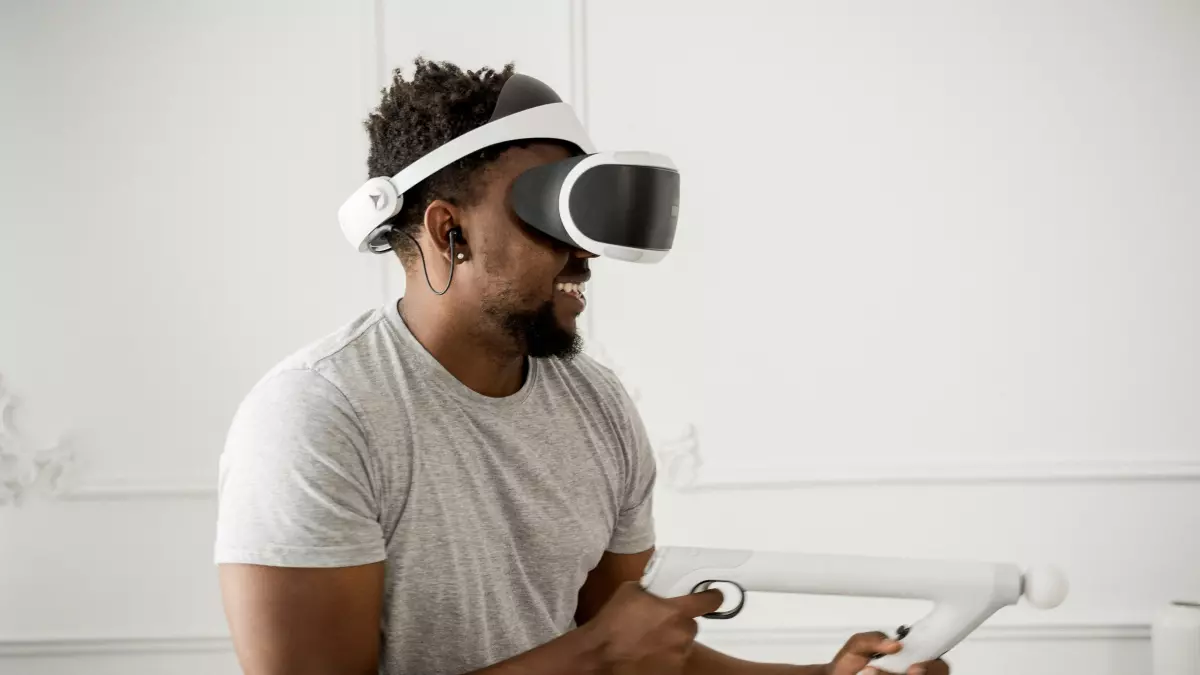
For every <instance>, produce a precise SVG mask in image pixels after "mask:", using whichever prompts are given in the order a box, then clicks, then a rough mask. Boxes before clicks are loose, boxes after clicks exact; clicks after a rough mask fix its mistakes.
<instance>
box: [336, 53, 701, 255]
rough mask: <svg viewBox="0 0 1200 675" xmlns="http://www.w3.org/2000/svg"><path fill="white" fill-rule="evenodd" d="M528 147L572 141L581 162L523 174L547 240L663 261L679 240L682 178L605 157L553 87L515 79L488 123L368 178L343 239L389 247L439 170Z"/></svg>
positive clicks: (347, 208) (517, 192)
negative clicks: (421, 188)
mask: <svg viewBox="0 0 1200 675" xmlns="http://www.w3.org/2000/svg"><path fill="white" fill-rule="evenodd" d="M519 140H553V141H563V142H566V143H569V144H571V145H573V146H574V147H575V148H577V149H578V153H579V154H577V155H575V156H572V157H569V158H567V159H564V160H562V161H559V162H554V163H551V164H546V165H543V166H538V167H535V168H532V169H529V170H528V171H526V172H524V173H522V174H521V175H520V176H518V177H517V179H516V181H515V182H514V184H513V187H512V193H511V195H510V198H511V203H512V206H513V208H514V210H515V211H516V213H517V216H518V217H519V218H520V219H521V220H522V221H523V222H524V223H525V225H527V226H528V227H531V228H533V229H535V230H537V231H539V232H541V233H542V234H545V235H546V236H548V237H551V238H553V239H555V240H557V241H560V242H562V243H564V244H567V245H569V246H572V247H575V248H578V249H583V250H585V251H588V252H590V253H593V254H595V255H598V256H608V257H611V258H616V259H618V260H626V261H630V262H642V263H654V262H658V261H659V260H662V259H663V257H664V256H666V254H667V252H668V251H670V250H671V245H672V244H673V243H674V240H675V225H676V222H677V221H678V219H679V172H678V170H676V168H675V165H674V164H673V163H672V162H671V160H670V158H668V157H666V156H664V155H660V154H656V153H652V152H641V151H635V152H597V151H596V150H595V148H594V146H593V144H592V141H591V139H590V138H589V137H588V135H587V132H586V131H585V130H584V128H583V125H582V124H580V122H579V119H578V118H577V117H576V116H575V112H574V110H573V109H572V108H571V106H570V105H569V104H567V103H564V102H563V101H562V99H560V98H559V96H558V94H556V93H555V92H554V90H553V89H551V88H550V87H549V86H547V85H546V84H544V83H543V82H541V81H539V80H537V79H535V78H532V77H529V76H527V75H520V74H515V75H512V76H511V77H510V78H509V79H508V80H507V81H506V82H505V84H504V87H503V88H502V89H501V90H500V96H499V98H498V99H497V100H496V107H495V109H494V110H493V111H492V115H491V117H490V118H489V120H488V122H487V123H486V124H484V125H483V126H481V127H478V128H476V129H473V130H471V131H469V132H467V133H465V134H463V135H461V136H458V137H457V138H454V139H452V140H450V141H449V142H447V143H445V144H444V145H442V146H440V147H438V148H437V149H435V150H433V151H432V152H430V153H429V154H427V155H425V156H424V157H421V158H420V159H418V160H417V161H415V162H413V163H412V164H410V165H409V166H407V167H406V168H405V169H404V170H403V171H401V172H400V173H398V174H396V175H395V176H391V177H387V176H379V177H376V178H372V179H370V180H368V181H367V182H366V183H365V184H364V185H363V186H362V187H360V188H359V189H358V190H357V191H355V192H354V194H353V195H351V196H350V198H349V199H347V200H346V202H345V203H344V204H343V205H342V207H341V208H340V209H338V221H339V222H340V224H341V227H342V234H344V235H345V237H346V239H347V240H348V241H349V242H350V244H351V245H352V246H354V247H355V248H356V249H358V250H359V251H361V252H366V251H370V252H374V253H383V252H385V251H388V250H390V248H391V246H390V245H388V243H387V240H386V236H387V234H388V232H389V231H390V230H391V229H392V225H391V224H390V223H388V222H387V221H388V220H389V219H390V218H392V217H393V216H395V215H396V214H397V213H399V212H400V208H401V207H402V206H403V205H404V193H405V192H407V191H409V190H411V189H412V188H413V187H414V186H416V185H417V184H418V183H420V182H421V181H423V180H425V179H426V178H429V177H430V176H432V175H433V174H434V173H436V172H437V171H439V170H440V169H442V168H444V167H446V166H448V165H450V164H451V163H453V162H455V161H457V160H459V159H462V158H463V157H466V156H468V155H470V154H472V153H475V152H478V151H480V150H483V149H484V148H488V147H490V146H493V145H496V144H499V143H505V142H508V141H519Z"/></svg>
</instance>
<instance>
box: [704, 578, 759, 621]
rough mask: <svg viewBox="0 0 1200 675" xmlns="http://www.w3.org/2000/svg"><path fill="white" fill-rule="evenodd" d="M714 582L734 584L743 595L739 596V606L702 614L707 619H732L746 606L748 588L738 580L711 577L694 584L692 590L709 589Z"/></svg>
mask: <svg viewBox="0 0 1200 675" xmlns="http://www.w3.org/2000/svg"><path fill="white" fill-rule="evenodd" d="M713 584H729V585H730V586H733V587H735V588H737V589H738V593H739V594H740V595H741V597H740V598H738V604H737V607H734V608H733V609H731V610H728V611H725V612H709V613H708V614H703V615H701V616H703V617H704V618H706V619H732V618H733V617H735V616H737V615H738V613H739V612H741V611H742V608H743V607H745V606H746V589H744V588H742V587H741V585H739V584H738V583H737V582H736V581H722V580H720V579H709V580H707V581H701V582H700V583H698V584H696V585H695V586H693V587H692V592H693V593H702V592H704V591H707V590H708V589H709V587H710V586H712V585H713Z"/></svg>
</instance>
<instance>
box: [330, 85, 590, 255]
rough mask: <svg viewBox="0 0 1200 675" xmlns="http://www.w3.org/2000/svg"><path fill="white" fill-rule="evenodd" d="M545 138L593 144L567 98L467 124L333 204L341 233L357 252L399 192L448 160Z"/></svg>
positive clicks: (391, 210)
mask: <svg viewBox="0 0 1200 675" xmlns="http://www.w3.org/2000/svg"><path fill="white" fill-rule="evenodd" d="M538 138H545V139H551V140H560V141H566V142H568V143H573V144H574V145H576V146H578V147H579V148H580V149H581V150H582V151H583V152H584V153H585V154H592V153H594V152H595V151H596V150H595V147H594V146H593V145H592V140H591V138H590V137H589V136H588V134H587V131H586V130H585V129H584V128H583V125H582V124H580V122H579V118H578V117H576V116H575V111H574V110H573V109H572V108H571V106H570V104H568V103H547V104H545V105H540V106H536V107H533V108H529V109H528V110H522V111H521V112H518V113H513V114H511V115H507V116H505V117H501V118H500V119H498V120H495V121H492V122H488V123H487V124H485V125H483V126H481V127H478V128H476V129H472V130H471V131H468V132H467V133H465V134H463V135H462V136H459V137H458V138H455V139H453V140H451V141H450V142H448V143H446V144H445V145H443V146H441V147H439V148H437V149H436V150H434V151H433V152H430V153H429V154H427V155H425V156H424V157H421V158H420V159H418V160H417V161H415V162H413V163H412V164H410V165H408V166H407V167H405V168H404V170H403V171H401V172H400V173H398V174H396V175H395V176H392V177H391V178H387V177H384V176H379V177H376V178H372V179H370V180H368V181H367V182H366V183H365V184H363V185H362V186H361V187H359V188H358V190H356V191H355V192H354V194H352V195H351V196H350V198H349V199H347V200H346V201H345V203H343V204H342V207H341V208H340V209H338V220H339V221H340V222H341V226H342V233H343V234H344V235H345V237H346V239H347V240H349V241H350V243H351V244H353V245H354V246H355V247H357V248H358V250H359V251H366V250H368V249H371V248H373V247H372V246H371V241H372V240H374V239H375V238H376V237H377V236H378V235H379V233H380V230H381V229H382V228H381V226H382V225H383V223H384V222H385V221H386V220H387V219H389V218H391V217H392V216H394V215H396V214H397V213H399V212H400V208H401V207H402V206H403V205H404V193H405V192H407V191H409V190H411V189H412V188H413V186H415V185H416V184H417V183H420V182H421V181H423V180H425V179H426V178H429V177H430V176H432V175H433V174H435V173H437V172H438V171H439V170H441V169H443V168H445V167H446V166H449V165H450V164H451V163H453V162H455V161H457V160H460V159H462V158H463V157H466V156H468V155H470V154H472V153H475V152H479V151H480V150H483V149H484V148H487V147H491V146H493V145H496V144H498V143H505V142H508V141H518V140H525V139H538Z"/></svg>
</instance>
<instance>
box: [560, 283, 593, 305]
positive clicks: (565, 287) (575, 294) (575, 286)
mask: <svg viewBox="0 0 1200 675" xmlns="http://www.w3.org/2000/svg"><path fill="white" fill-rule="evenodd" d="M554 290H555V291H556V292H558V293H565V294H566V295H569V296H571V297H572V298H574V299H576V300H578V301H579V302H581V303H584V304H586V303H587V300H586V299H585V298H584V295H583V290H584V284H583V283H582V282H580V283H575V282H565V281H560V282H558V283H556V284H554Z"/></svg>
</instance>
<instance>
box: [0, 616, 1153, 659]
mask: <svg viewBox="0 0 1200 675" xmlns="http://www.w3.org/2000/svg"><path fill="white" fill-rule="evenodd" d="M862 630H864V629H863V628H862V627H861V626H841V627H820V628H817V627H797V628H720V627H716V626H712V625H711V624H710V625H706V626H704V627H703V628H702V630H701V633H700V636H699V640H700V641H701V642H704V643H705V644H712V645H726V646H732V645H797V644H830V643H833V644H837V643H841V642H844V641H845V640H846V638H848V637H849V636H851V635H853V634H854V633H857V632H860V631H862ZM1149 639H1150V625H1149V624H1146V623H1108V624H1082V623H1078V624H1036V623H1027V624H1016V625H996V626H983V627H981V628H980V629H979V630H976V631H975V632H974V633H972V634H971V635H970V637H968V638H967V640H969V641H971V642H977V641H978V642H1078V641H1113V640H1149ZM232 649H233V643H232V641H231V640H230V638H229V637H227V636H218V635H182V636H135V637H57V636H52V637H25V638H14V639H2V638H0V658H15V657H26V658H29V657H54V656H93V655H105V654H186V653H214V652H229V651H232Z"/></svg>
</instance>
